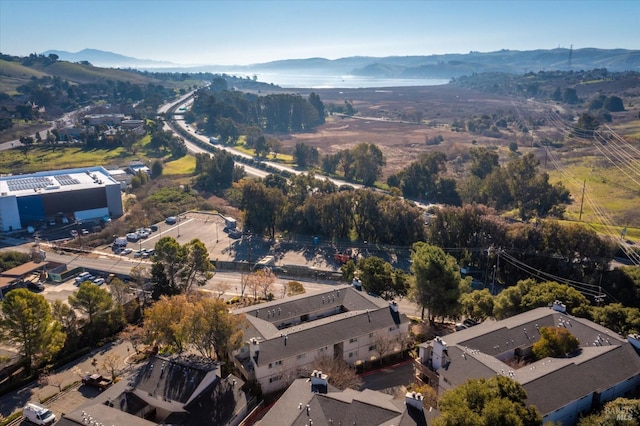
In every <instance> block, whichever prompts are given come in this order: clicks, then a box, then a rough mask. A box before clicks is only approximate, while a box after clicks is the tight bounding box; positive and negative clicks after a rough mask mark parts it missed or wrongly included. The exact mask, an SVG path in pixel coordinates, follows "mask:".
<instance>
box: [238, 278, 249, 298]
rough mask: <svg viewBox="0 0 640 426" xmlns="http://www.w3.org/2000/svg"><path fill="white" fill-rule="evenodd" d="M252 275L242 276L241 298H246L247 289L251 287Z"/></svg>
mask: <svg viewBox="0 0 640 426" xmlns="http://www.w3.org/2000/svg"><path fill="white" fill-rule="evenodd" d="M250 277H251V275H249V274H242V275H240V297H244V292H245V291H246V289H247V287H249V282H250V281H251V278H250Z"/></svg>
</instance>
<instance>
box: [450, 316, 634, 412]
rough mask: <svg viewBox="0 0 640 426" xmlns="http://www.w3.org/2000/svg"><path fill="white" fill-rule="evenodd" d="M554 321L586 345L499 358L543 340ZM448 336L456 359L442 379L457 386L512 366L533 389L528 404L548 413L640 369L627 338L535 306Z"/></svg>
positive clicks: (452, 357) (517, 376) (515, 374)
mask: <svg viewBox="0 0 640 426" xmlns="http://www.w3.org/2000/svg"><path fill="white" fill-rule="evenodd" d="M554 325H555V326H558V325H561V326H563V327H566V328H567V330H569V331H570V332H571V334H573V335H574V336H575V337H576V338H578V340H579V341H580V348H581V350H580V352H579V353H578V354H575V355H574V356H571V357H567V358H544V359H541V360H537V361H535V362H532V363H529V364H526V365H524V366H522V367H521V368H514V367H513V366H510V365H507V364H505V363H504V362H503V361H501V360H500V359H498V356H501V355H504V353H505V352H507V351H513V349H514V348H516V347H527V346H531V345H533V344H534V343H535V342H537V341H538V340H539V332H538V327H543V326H554ZM525 329H526V332H525ZM443 340H444V341H445V342H446V344H447V352H448V354H449V359H450V363H449V364H448V365H446V367H445V368H442V369H440V370H439V371H438V373H439V374H440V376H441V380H443V379H446V380H445V383H446V384H450V385H451V386H457V385H460V384H462V383H464V382H465V381H467V380H468V379H471V378H483V377H484V378H488V377H491V376H494V375H496V374H502V375H510V374H509V372H510V371H512V372H513V373H512V375H511V376H512V377H513V378H514V379H515V380H517V381H518V382H519V383H521V384H522V385H523V386H524V388H525V390H526V391H527V394H528V401H527V403H529V404H533V405H535V406H537V407H538V409H539V410H540V412H541V413H542V414H543V415H545V414H547V413H550V412H552V411H555V410H557V409H559V408H561V407H563V406H564V405H567V404H569V403H570V402H572V401H574V400H577V399H580V398H582V397H583V396H585V395H588V394H590V393H592V392H594V391H598V390H605V389H608V388H611V387H612V386H614V385H616V384H618V383H620V382H624V381H625V380H627V379H629V378H632V377H635V376H637V375H638V374H640V356H639V355H638V353H637V352H636V351H635V350H634V349H633V347H632V346H631V345H630V344H629V343H628V342H627V341H626V340H625V339H624V338H622V337H621V336H619V335H618V334H616V333H614V332H612V331H611V330H608V329H606V328H604V327H602V326H600V325H598V324H595V323H593V322H591V321H589V320H586V319H583V318H575V317H571V316H568V315H566V314H561V313H559V312H556V311H553V310H551V309H549V308H537V309H533V310H531V311H528V312H525V313H523V314H520V315H516V316H513V317H511V318H508V319H506V320H502V321H488V322H485V323H483V324H480V325H477V326H475V327H471V328H469V329H466V330H462V331H459V332H456V333H453V334H450V335H448V336H446V337H444V338H443ZM613 366H615V368H613ZM441 383H442V382H441ZM444 387H447V385H444Z"/></svg>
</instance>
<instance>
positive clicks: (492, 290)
mask: <svg viewBox="0 0 640 426" xmlns="http://www.w3.org/2000/svg"><path fill="white" fill-rule="evenodd" d="M500 251H502V250H501V249H498V252H497V255H496V264H495V265H493V281H492V283H491V294H493V295H495V287H496V275H498V269H499V268H500Z"/></svg>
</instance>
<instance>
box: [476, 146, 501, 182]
mask: <svg viewBox="0 0 640 426" xmlns="http://www.w3.org/2000/svg"><path fill="white" fill-rule="evenodd" d="M469 157H471V174H472V175H474V176H477V177H479V178H480V179H484V178H485V177H487V175H489V173H491V172H492V171H493V169H494V168H496V167H498V166H499V162H498V160H499V156H498V153H497V152H496V151H489V150H488V149H487V148H485V147H479V148H471V149H470V150H469Z"/></svg>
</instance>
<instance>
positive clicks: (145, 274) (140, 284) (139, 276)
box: [129, 265, 151, 315]
mask: <svg viewBox="0 0 640 426" xmlns="http://www.w3.org/2000/svg"><path fill="white" fill-rule="evenodd" d="M129 276H130V277H131V280H132V281H133V283H134V284H135V285H136V287H137V288H138V289H140V292H141V293H142V305H143V306H147V305H148V303H147V293H146V291H145V290H144V284H145V283H146V282H147V281H149V279H150V278H151V276H150V275H149V270H148V269H147V268H146V267H145V266H142V265H137V266H134V267H133V268H131V271H130V272H129ZM142 312H143V315H144V309H143V310H142Z"/></svg>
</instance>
